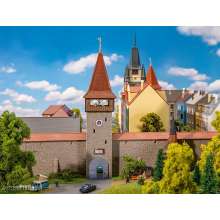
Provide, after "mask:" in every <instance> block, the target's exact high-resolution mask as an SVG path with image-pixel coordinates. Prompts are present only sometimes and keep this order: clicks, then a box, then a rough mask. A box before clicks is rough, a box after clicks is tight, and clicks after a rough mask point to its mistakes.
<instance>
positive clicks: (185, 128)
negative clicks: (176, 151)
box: [175, 120, 193, 131]
mask: <svg viewBox="0 0 220 220" xmlns="http://www.w3.org/2000/svg"><path fill="white" fill-rule="evenodd" d="M175 127H176V129H177V131H193V128H192V127H191V126H190V125H188V124H186V125H185V124H184V123H183V122H181V121H180V120H175Z"/></svg>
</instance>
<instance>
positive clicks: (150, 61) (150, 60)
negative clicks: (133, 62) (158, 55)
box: [149, 57, 152, 66]
mask: <svg viewBox="0 0 220 220" xmlns="http://www.w3.org/2000/svg"><path fill="white" fill-rule="evenodd" d="M149 63H150V66H152V59H151V57H149Z"/></svg>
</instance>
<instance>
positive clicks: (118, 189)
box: [101, 183, 142, 194]
mask: <svg viewBox="0 0 220 220" xmlns="http://www.w3.org/2000/svg"><path fill="white" fill-rule="evenodd" d="M141 189H142V187H141V186H140V185H139V184H137V183H127V184H119V185H113V186H111V187H110V188H107V189H105V190H103V191H102V192H101V193H102V194H141V193H142V192H141Z"/></svg>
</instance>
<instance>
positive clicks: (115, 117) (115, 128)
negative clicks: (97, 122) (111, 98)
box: [112, 106, 120, 133]
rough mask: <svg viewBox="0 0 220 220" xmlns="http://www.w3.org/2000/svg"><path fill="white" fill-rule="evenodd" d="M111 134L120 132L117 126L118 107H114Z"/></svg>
mask: <svg viewBox="0 0 220 220" xmlns="http://www.w3.org/2000/svg"><path fill="white" fill-rule="evenodd" d="M112 132H114V133H117V132H120V125H119V107H118V106H116V111H115V114H114V117H113V120H112Z"/></svg>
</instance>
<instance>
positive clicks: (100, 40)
mask: <svg viewBox="0 0 220 220" xmlns="http://www.w3.org/2000/svg"><path fill="white" fill-rule="evenodd" d="M98 41H99V53H101V52H102V38H101V37H98Z"/></svg>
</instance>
